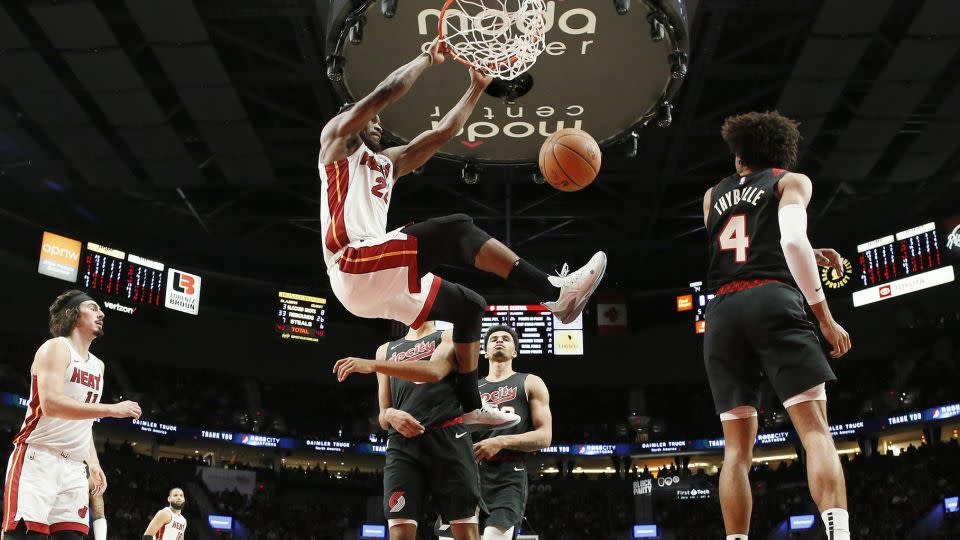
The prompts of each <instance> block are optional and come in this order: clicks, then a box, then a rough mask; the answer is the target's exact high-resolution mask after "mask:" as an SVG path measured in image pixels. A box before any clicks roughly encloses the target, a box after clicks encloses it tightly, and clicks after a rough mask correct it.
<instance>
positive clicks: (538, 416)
mask: <svg viewBox="0 0 960 540" xmlns="http://www.w3.org/2000/svg"><path fill="white" fill-rule="evenodd" d="M518 343H519V340H518V339H517V332H516V331H515V330H514V329H513V328H511V327H509V326H506V325H496V326H491V327H490V328H488V329H487V333H486V336H485V337H484V344H485V345H486V351H485V353H486V357H487V361H488V362H489V364H490V365H489V372H488V373H487V376H486V377H484V378H483V379H480V395H481V397H482V398H483V402H484V403H485V404H490V405H492V406H496V407H497V408H499V409H501V410H509V411H510V412H515V413H517V415H519V416H520V423H519V424H517V425H516V426H513V427H512V428H509V429H504V430H500V431H497V432H489V431H487V432H482V433H474V434H473V440H474V444H473V455H474V457H475V458H476V460H477V463H479V464H480V493H481V495H482V497H483V502H484V504H485V505H486V507H487V512H486V515H487V517H486V519H485V520H484V527H483V540H512V539H513V538H516V536H517V533H518V531H519V530H520V521H521V520H522V519H523V514H524V510H525V508H526V506H527V467H526V461H527V460H526V455H527V452H536V451H537V450H541V449H543V448H546V447H548V446H550V440H551V439H552V438H553V416H552V415H551V413H550V393H549V392H548V391H547V385H546V384H544V382H543V379H541V378H540V377H538V376H536V375H533V374H529V373H517V372H515V371H514V370H513V360H514V359H515V358H516V357H517V345H518ZM436 533H437V536H438V537H440V538H448V537H450V531H449V525H447V524H445V523H442V522H438V524H437V530H436Z"/></svg>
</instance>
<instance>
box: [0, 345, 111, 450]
mask: <svg viewBox="0 0 960 540" xmlns="http://www.w3.org/2000/svg"><path fill="white" fill-rule="evenodd" d="M57 339H60V340H63V342H64V343H66V344H67V348H68V349H69V350H70V365H68V366H67V371H66V372H65V373H64V380H63V394H64V395H65V396H67V397H68V398H70V399H75V400H77V401H82V402H84V403H100V396H101V395H102V394H103V363H102V362H100V360H99V359H98V358H97V357H96V356H94V355H93V353H90V354H89V358H81V357H80V355H79V354H78V353H77V352H76V351H75V350H73V346H72V345H71V344H70V340H68V339H67V338H65V337H59V338H57ZM92 427H93V420H92V419H91V420H67V419H65V418H51V417H50V416H49V415H47V414H45V413H44V411H43V409H42V408H41V407H40V395H39V393H38V391H37V376H36V375H33V376H32V377H31V382H30V402H29V403H28V404H27V415H26V418H25V419H24V421H23V426H21V428H20V433H18V434H17V436H16V437H14V439H13V443H14V444H20V443H22V442H26V443H27V444H31V445H33V444H35V445H38V446H45V447H47V448H50V449H51V450H56V451H57V452H62V453H64V454H67V455H69V456H70V459H74V460H78V461H83V460H85V459H87V454H89V453H90V439H91V438H92V437H93V431H92Z"/></svg>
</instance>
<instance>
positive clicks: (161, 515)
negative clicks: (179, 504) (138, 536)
mask: <svg viewBox="0 0 960 540" xmlns="http://www.w3.org/2000/svg"><path fill="white" fill-rule="evenodd" d="M172 520H173V516H172V515H171V514H170V511H169V510H167V509H166V508H164V509H162V510H160V511H159V512H157V514H156V515H155V516H153V519H151V520H150V524H149V525H147V530H145V531H143V536H145V537H146V538H154V537H155V536H157V533H158V532H160V527H163V526H164V525H166V524H167V523H170V522H171V521H172Z"/></svg>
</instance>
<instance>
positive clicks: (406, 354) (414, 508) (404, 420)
mask: <svg viewBox="0 0 960 540" xmlns="http://www.w3.org/2000/svg"><path fill="white" fill-rule="evenodd" d="M453 349H454V343H453V339H452V335H451V332H449V331H446V332H441V331H437V330H436V326H435V324H434V322H433V321H425V322H423V323H422V324H421V325H420V326H419V327H417V329H415V330H414V329H411V330H410V331H409V332H408V333H407V335H406V336H405V337H404V338H403V339H398V340H395V341H391V342H389V343H384V344H383V345H381V346H380V347H379V348H378V349H377V357H376V360H363V359H358V358H348V359H343V360H339V361H338V362H337V363H336V365H335V366H334V372H335V373H336V374H337V380H339V381H343V380H344V379H346V378H347V377H348V376H349V375H350V374H351V373H374V372H376V373H377V383H378V387H379V389H378V394H377V395H378V401H379V404H380V426H381V427H383V429H386V430H388V432H389V434H388V436H387V437H388V438H387V456H386V457H387V461H386V464H385V465H384V468H383V506H384V509H383V513H384V515H385V516H386V518H387V523H388V525H389V528H390V539H391V540H414V539H415V538H416V536H417V518H418V517H420V515H421V514H422V509H423V507H422V504H423V501H424V498H425V497H426V494H427V492H430V493H432V494H433V496H434V499H435V500H436V501H437V503H438V505H439V506H440V515H441V516H443V518H444V519H445V520H447V521H448V522H450V523H452V528H453V537H454V538H456V539H457V540H476V539H479V537H480V533H479V530H478V528H477V522H478V519H479V518H478V516H479V507H480V504H481V502H480V477H479V473H478V471H477V464H476V462H475V461H474V457H473V448H472V446H471V444H472V443H471V439H470V436H469V434H468V433H467V431H466V429H465V426H464V425H463V416H462V415H463V409H462V408H461V406H460V403H458V402H457V399H456V383H455V379H456V378H457V376H456V374H455V371H456V370H455V368H456V360H455V353H454V350H453Z"/></svg>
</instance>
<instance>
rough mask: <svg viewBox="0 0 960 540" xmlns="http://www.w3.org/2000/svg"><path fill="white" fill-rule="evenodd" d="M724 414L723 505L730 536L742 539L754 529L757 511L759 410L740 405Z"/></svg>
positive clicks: (721, 494)
mask: <svg viewBox="0 0 960 540" xmlns="http://www.w3.org/2000/svg"><path fill="white" fill-rule="evenodd" d="M724 418H725V419H724V420H723V421H722V424H723V442H724V447H723V468H722V469H721V470H720V509H721V511H722V512H723V526H724V528H725V529H726V531H727V539H728V540H741V539H745V538H747V534H749V532H750V514H751V512H752V511H753V494H752V493H751V492H750V467H751V465H752V464H753V443H754V441H755V440H756V439H757V410H756V409H754V408H753V407H738V408H736V409H733V410H731V411H728V412H727V413H724ZM739 535H742V536H739Z"/></svg>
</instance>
